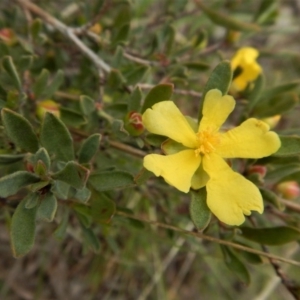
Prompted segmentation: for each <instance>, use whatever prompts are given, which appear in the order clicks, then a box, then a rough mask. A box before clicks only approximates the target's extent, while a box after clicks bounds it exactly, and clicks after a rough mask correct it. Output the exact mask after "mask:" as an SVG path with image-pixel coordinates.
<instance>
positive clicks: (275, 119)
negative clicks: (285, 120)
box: [262, 115, 281, 129]
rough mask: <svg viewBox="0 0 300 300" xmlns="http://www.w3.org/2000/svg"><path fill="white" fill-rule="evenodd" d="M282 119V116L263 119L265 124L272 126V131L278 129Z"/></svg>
mask: <svg viewBox="0 0 300 300" xmlns="http://www.w3.org/2000/svg"><path fill="white" fill-rule="evenodd" d="M280 119H281V115H275V116H273V117H269V118H265V119H262V121H263V122H265V123H267V124H268V125H269V126H270V129H273V128H274V127H276V125H277V124H278V123H279V121H280Z"/></svg>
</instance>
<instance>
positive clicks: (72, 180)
mask: <svg viewBox="0 0 300 300" xmlns="http://www.w3.org/2000/svg"><path fill="white" fill-rule="evenodd" d="M89 173H90V170H89V169H87V168H85V167H84V166H81V165H79V164H78V163H76V162H74V161H70V162H68V163H67V164H66V165H65V167H64V168H63V169H62V170H61V171H59V172H57V173H54V174H53V175H52V176H51V177H52V178H53V179H55V180H60V181H63V182H65V183H67V184H69V185H70V186H73V187H74V188H76V189H82V188H83V187H84V186H85V184H86V181H87V179H88V177H89Z"/></svg>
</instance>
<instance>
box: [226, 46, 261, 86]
mask: <svg viewBox="0 0 300 300" xmlns="http://www.w3.org/2000/svg"><path fill="white" fill-rule="evenodd" d="M258 55H259V52H258V51H257V50H256V49H255V48H251V47H244V48H241V49H239V50H238V51H237V52H236V54H235V55H234V57H233V58H232V60H231V68H232V71H233V73H234V72H237V76H236V77H234V78H233V80H232V87H233V89H234V90H236V91H243V90H244V89H245V88H246V87H247V85H248V84H249V83H251V82H252V81H254V80H255V79H256V78H257V76H258V75H259V74H260V73H261V72H262V69H261V66H260V65H259V64H258V63H257V62H256V58H257V57H258Z"/></svg>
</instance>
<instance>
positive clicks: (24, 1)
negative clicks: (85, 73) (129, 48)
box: [16, 0, 111, 73]
mask: <svg viewBox="0 0 300 300" xmlns="http://www.w3.org/2000/svg"><path fill="white" fill-rule="evenodd" d="M16 1H17V2H18V3H19V4H20V5H22V6H23V7H25V8H26V9H28V10H30V11H32V12H33V13H34V14H36V15H38V16H40V17H41V18H42V19H43V20H44V21H46V22H47V23H49V24H51V25H52V26H54V27H55V28H56V29H57V30H58V31H60V32H61V33H62V34H63V35H64V36H66V37H68V38H69V39H70V40H71V41H72V42H73V43H74V44H75V45H76V46H77V47H78V49H80V50H81V51H82V53H84V54H85V55H86V56H87V57H88V58H89V59H90V60H91V61H92V62H93V63H94V64H95V66H96V67H97V68H99V69H100V70H103V71H104V72H106V73H109V72H110V71H111V67H110V66H109V65H108V64H107V63H106V62H104V61H103V60H102V59H101V58H100V57H99V56H98V55H97V54H96V53H94V52H93V51H92V50H91V49H89V48H88V47H87V46H86V45H85V44H84V43H83V42H82V41H81V40H80V39H79V38H78V37H77V36H76V35H75V33H74V31H73V29H72V28H69V27H68V26H66V25H65V24H64V23H62V22H60V21H59V20H57V19H56V18H54V17H52V16H51V15H50V14H48V13H47V12H45V11H44V10H42V9H41V8H40V7H38V6H36V5H35V4H33V3H31V2H30V1H28V0H16Z"/></svg>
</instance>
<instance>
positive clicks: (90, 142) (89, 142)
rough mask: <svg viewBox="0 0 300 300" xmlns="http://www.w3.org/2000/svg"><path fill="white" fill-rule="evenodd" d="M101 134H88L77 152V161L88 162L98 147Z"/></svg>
mask: <svg viewBox="0 0 300 300" xmlns="http://www.w3.org/2000/svg"><path fill="white" fill-rule="evenodd" d="M100 140H101V134H98V133H95V134H92V135H91V136H89V137H88V138H87V139H86V140H85V141H84V142H83V144H82V146H81V148H80V150H79V153H78V161H79V163H81V164H84V163H88V162H90V160H91V159H92V158H93V156H94V155H95V154H96V152H97V151H98V149H99V145H100Z"/></svg>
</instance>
